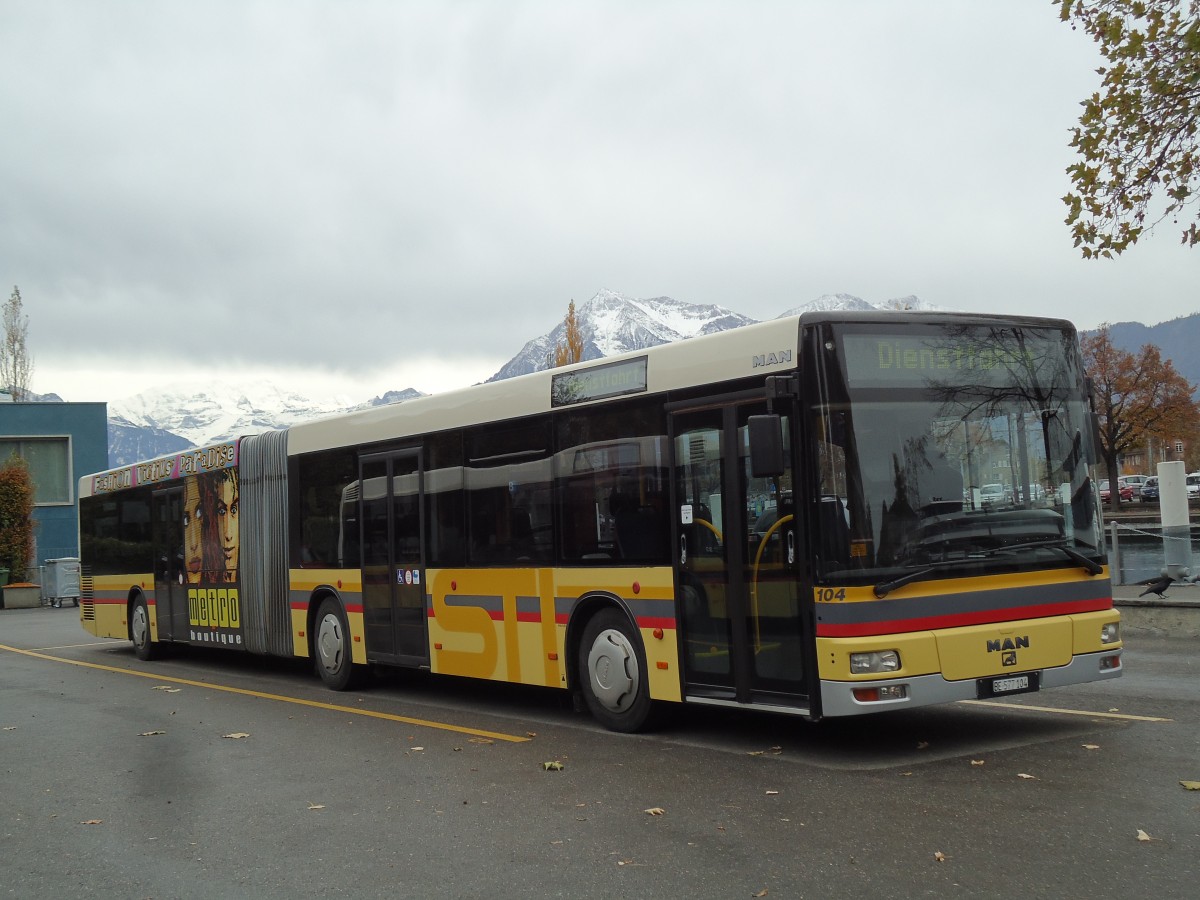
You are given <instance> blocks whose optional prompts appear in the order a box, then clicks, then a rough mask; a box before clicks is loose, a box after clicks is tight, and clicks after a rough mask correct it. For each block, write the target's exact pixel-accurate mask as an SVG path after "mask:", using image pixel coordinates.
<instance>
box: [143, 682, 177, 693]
mask: <svg viewBox="0 0 1200 900" xmlns="http://www.w3.org/2000/svg"><path fill="white" fill-rule="evenodd" d="M150 690H152V691H166V692H167V693H168V694H178V693H179V692H180V691H182V690H183V688H177V687H171V686H170V685H169V684H158V685H155V686H154V687H152V688H150Z"/></svg>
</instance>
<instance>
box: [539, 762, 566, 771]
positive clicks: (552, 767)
mask: <svg viewBox="0 0 1200 900" xmlns="http://www.w3.org/2000/svg"><path fill="white" fill-rule="evenodd" d="M542 768H543V769H545V770H546V771H547V772H561V771H562V770H563V764H562V763H560V762H559V761H558V760H557V759H554V760H551V761H550V762H544V763H542Z"/></svg>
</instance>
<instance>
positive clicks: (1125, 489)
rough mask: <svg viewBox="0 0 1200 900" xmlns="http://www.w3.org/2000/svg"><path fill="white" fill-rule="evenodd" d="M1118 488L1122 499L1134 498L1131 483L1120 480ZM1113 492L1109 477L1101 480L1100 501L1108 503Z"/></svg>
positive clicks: (1199, 483)
mask: <svg viewBox="0 0 1200 900" xmlns="http://www.w3.org/2000/svg"><path fill="white" fill-rule="evenodd" d="M1197 484H1198V485H1200V482H1197ZM1117 490H1118V491H1119V492H1120V494H1121V499H1122V500H1123V501H1129V500H1132V499H1133V488H1131V487H1130V486H1129V485H1127V484H1121V483H1120V482H1118V483H1117ZM1111 493H1112V491H1111V490H1110V489H1109V487H1108V479H1107V478H1105V479H1104V480H1103V481H1102V482H1100V502H1101V503H1107V502H1108V498H1109V495H1110V494H1111Z"/></svg>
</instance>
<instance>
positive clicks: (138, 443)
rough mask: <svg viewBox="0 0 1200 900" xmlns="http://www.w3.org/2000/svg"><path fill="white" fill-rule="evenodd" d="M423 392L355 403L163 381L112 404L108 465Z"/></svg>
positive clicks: (270, 388)
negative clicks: (158, 386)
mask: <svg viewBox="0 0 1200 900" xmlns="http://www.w3.org/2000/svg"><path fill="white" fill-rule="evenodd" d="M419 396H421V392H420V391H416V390H413V389H412V388H408V389H406V390H403V391H388V392H387V393H385V394H384V395H383V396H381V397H375V398H373V399H371V400H367V401H365V402H362V403H351V402H350V401H349V400H348V399H347V398H344V397H330V398H325V399H321V400H317V399H313V398H311V397H305V396H303V395H301V394H297V393H295V392H294V391H286V390H283V389H281V388H279V387H278V386H276V385H274V384H272V383H271V382H269V381H255V382H251V383H248V384H242V385H237V384H226V385H220V384H211V385H209V386H208V387H207V388H206V389H205V390H202V391H196V390H195V388H194V387H193V386H191V385H188V384H170V385H164V386H162V387H160V388H157V389H155V390H152V391H144V392H142V393H140V394H136V395H134V396H132V397H128V398H126V399H124V400H119V401H114V402H112V403H110V404H109V406H108V440H109V451H108V455H109V465H112V466H119V465H127V464H129V463H131V462H135V461H137V460H140V459H149V458H151V457H154V456H161V455H163V454H167V453H176V452H178V451H180V450H186V449H187V448H188V447H198V446H201V445H204V444H212V443H216V442H217V441H222V440H227V439H229V438H233V437H240V436H242V435H246V434H256V433H259V432H262V431H269V430H270V429H272V428H286V427H287V426H289V425H295V424H296V423H298V422H307V421H310V420H312V419H316V418H320V417H322V416H327V415H331V414H333V413H339V412H347V411H349V410H352V409H363V408H365V407H371V406H384V405H386V404H389V403H399V402H401V401H404V400H409V399H411V398H413V397H419Z"/></svg>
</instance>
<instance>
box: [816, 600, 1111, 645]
mask: <svg viewBox="0 0 1200 900" xmlns="http://www.w3.org/2000/svg"><path fill="white" fill-rule="evenodd" d="M1112 605H1113V604H1112V598H1111V597H1101V598H1097V599H1095V600H1078V601H1074V602H1071V603H1048V604H1045V605H1042V606H1022V607H1020V608H1019V609H1004V610H997V609H993V610H982V611H980V612H971V613H956V614H953V615H949V616H930V617H928V618H921V619H896V620H893V621H877V622H855V623H853V624H848V625H837V624H825V625H822V624H820V623H818V624H817V635H818V636H819V637H868V636H871V635H876V634H904V633H907V632H910V631H934V630H936V629H939V628H958V627H961V626H964V625H987V624H989V623H991V622H1015V621H1017V620H1019V619H1044V618H1048V617H1050V616H1065V615H1070V614H1072V613H1084V612H1101V611H1103V610H1106V609H1112Z"/></svg>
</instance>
